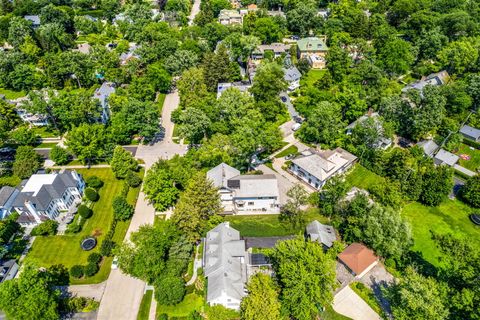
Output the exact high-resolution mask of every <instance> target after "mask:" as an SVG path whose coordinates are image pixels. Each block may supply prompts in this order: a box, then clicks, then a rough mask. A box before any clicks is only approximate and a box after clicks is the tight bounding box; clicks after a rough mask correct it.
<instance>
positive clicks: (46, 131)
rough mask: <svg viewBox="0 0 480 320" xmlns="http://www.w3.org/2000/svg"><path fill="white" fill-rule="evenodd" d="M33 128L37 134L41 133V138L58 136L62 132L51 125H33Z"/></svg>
mask: <svg viewBox="0 0 480 320" xmlns="http://www.w3.org/2000/svg"><path fill="white" fill-rule="evenodd" d="M32 130H33V132H35V134H36V135H39V136H40V138H56V137H58V136H60V133H59V132H58V131H56V130H55V129H54V128H51V127H49V126H42V127H33V129H32Z"/></svg>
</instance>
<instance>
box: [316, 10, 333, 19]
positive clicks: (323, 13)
mask: <svg viewBox="0 0 480 320" xmlns="http://www.w3.org/2000/svg"><path fill="white" fill-rule="evenodd" d="M329 14H330V10H329V9H319V10H318V11H317V17H322V18H323V19H325V20H327V18H328V15H329Z"/></svg>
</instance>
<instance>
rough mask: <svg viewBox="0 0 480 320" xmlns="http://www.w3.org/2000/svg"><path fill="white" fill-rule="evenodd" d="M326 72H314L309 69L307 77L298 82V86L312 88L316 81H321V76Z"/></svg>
mask: <svg viewBox="0 0 480 320" xmlns="http://www.w3.org/2000/svg"><path fill="white" fill-rule="evenodd" d="M325 72H326V70H315V69H310V71H308V73H307V75H306V76H304V77H302V79H301V80H300V86H301V87H304V86H308V87H313V86H314V85H315V82H317V80H319V79H321V78H322V77H323V75H324V74H325Z"/></svg>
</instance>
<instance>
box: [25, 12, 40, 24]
mask: <svg viewBox="0 0 480 320" xmlns="http://www.w3.org/2000/svg"><path fill="white" fill-rule="evenodd" d="M23 18H24V19H25V20H28V21H31V22H32V24H33V25H34V26H39V25H40V17H39V16H37V15H26V16H23Z"/></svg>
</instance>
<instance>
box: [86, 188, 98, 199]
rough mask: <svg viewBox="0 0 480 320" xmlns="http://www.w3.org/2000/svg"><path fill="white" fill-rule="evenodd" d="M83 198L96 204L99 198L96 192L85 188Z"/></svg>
mask: <svg viewBox="0 0 480 320" xmlns="http://www.w3.org/2000/svg"><path fill="white" fill-rule="evenodd" d="M85 197H86V198H87V199H88V200H90V201H93V202H96V201H97V200H98V198H99V196H98V193H97V191H95V189H93V188H87V189H85Z"/></svg>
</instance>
